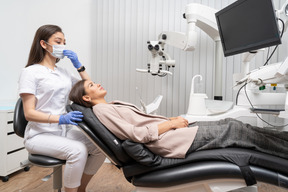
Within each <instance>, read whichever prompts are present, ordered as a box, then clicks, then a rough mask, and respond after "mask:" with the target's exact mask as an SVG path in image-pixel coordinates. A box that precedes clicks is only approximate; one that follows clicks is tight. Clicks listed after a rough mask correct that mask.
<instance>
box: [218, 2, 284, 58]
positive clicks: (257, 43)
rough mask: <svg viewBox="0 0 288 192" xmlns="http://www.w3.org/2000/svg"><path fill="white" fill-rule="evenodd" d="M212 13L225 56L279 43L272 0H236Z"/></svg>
mask: <svg viewBox="0 0 288 192" xmlns="http://www.w3.org/2000/svg"><path fill="white" fill-rule="evenodd" d="M215 15H216V21H217V25H218V29H219V34H220V38H221V42H222V46H223V51H224V55H225V56H226V57H227V56H230V55H235V54H239V53H243V52H247V51H254V50H257V49H261V48H264V47H269V46H273V45H278V44H281V37H280V33H279V29H278V24H277V19H276V16H275V12H274V6H273V3H272V1H271V0H237V1H236V2H234V3H232V4H230V5H229V6H227V7H225V8H224V9H222V10H220V11H218V12H217V13H216V14H215Z"/></svg>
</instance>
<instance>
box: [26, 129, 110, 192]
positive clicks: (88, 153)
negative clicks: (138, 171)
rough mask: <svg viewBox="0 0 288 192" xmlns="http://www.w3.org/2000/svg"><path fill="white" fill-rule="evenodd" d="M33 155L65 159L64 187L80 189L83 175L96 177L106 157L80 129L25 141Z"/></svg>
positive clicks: (46, 134)
mask: <svg viewBox="0 0 288 192" xmlns="http://www.w3.org/2000/svg"><path fill="white" fill-rule="evenodd" d="M25 147H26V149H27V150H28V152H29V153H31V154H39V155H46V156H51V157H55V158H57V159H65V160H66V165H65V168H64V174H63V175H64V186H65V187H68V188H75V187H79V186H80V184H81V177H82V174H83V173H85V174H87V175H94V174H95V173H96V172H97V170H98V169H99V168H100V167H101V165H102V164H103V162H104V160H105V156H104V155H103V153H101V151H100V150H99V149H98V148H97V147H96V146H95V144H93V143H92V142H91V141H90V140H89V139H88V138H87V136H86V135H85V134H84V133H83V132H82V131H80V130H79V129H78V128H76V127H75V128H70V129H67V131H66V132H65V133H59V135H58V134H57V133H53V134H52V133H42V134H39V135H36V136H34V137H32V138H30V139H28V140H26V141H25Z"/></svg>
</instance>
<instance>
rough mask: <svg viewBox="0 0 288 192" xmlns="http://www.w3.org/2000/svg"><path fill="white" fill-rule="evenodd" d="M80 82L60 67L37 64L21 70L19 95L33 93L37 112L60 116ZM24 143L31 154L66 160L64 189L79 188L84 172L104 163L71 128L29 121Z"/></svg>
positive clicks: (91, 173)
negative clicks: (75, 84) (71, 91)
mask: <svg viewBox="0 0 288 192" xmlns="http://www.w3.org/2000/svg"><path fill="white" fill-rule="evenodd" d="M77 81H78V79H77V78H75V77H73V76H72V75H71V74H70V73H69V72H68V71H67V70H65V69H63V68H61V67H55V69H54V71H53V70H51V69H49V68H47V67H45V66H43V65H40V64H34V65H31V66H29V67H26V68H24V69H23V70H22V72H21V75H20V79H19V94H22V93H28V94H33V95H34V96H35V97H36V106H35V109H36V110H37V111H40V112H43V113H46V114H52V115H61V114H64V113H65V112H66V110H65V106H66V104H68V101H69V100H68V95H69V92H70V90H71V88H72V85H73V84H74V83H76V82H77ZM24 144H25V147H26V149H27V150H28V151H29V152H30V153H35V154H42V155H47V156H52V157H55V158H58V159H66V166H65V169H64V186H65V187H68V188H74V187H78V186H79V185H80V181H81V176H82V173H83V172H84V173H85V174H88V175H93V174H95V173H96V172H97V170H98V169H99V167H100V166H101V165H102V163H103V161H104V160H105V156H104V155H103V154H102V153H101V152H100V151H99V149H98V148H97V147H96V146H95V145H94V144H93V143H92V142H91V141H90V140H89V139H88V138H87V137H86V136H85V135H84V134H83V133H82V132H81V131H79V130H78V128H76V127H74V126H71V125H59V124H58V123H51V124H49V123H37V122H32V121H29V122H28V124H27V127H26V130H25V137H24ZM88 155H89V156H88Z"/></svg>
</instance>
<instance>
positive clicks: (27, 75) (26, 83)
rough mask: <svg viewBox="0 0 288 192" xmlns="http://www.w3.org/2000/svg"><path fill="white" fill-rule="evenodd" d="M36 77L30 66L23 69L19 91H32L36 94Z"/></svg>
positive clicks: (31, 92)
mask: <svg viewBox="0 0 288 192" xmlns="http://www.w3.org/2000/svg"><path fill="white" fill-rule="evenodd" d="M36 84H37V82H36V77H35V74H34V73H33V72H32V71H31V70H29V69H28V68H24V69H22V72H21V75H20V78H19V81H18V85H19V86H18V93H19V94H21V93H30V94H33V95H35V94H36V87H37V86H36Z"/></svg>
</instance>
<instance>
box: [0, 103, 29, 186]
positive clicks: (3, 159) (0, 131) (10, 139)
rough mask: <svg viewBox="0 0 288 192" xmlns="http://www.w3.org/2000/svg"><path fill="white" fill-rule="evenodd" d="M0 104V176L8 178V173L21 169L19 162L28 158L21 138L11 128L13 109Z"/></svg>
mask: <svg viewBox="0 0 288 192" xmlns="http://www.w3.org/2000/svg"><path fill="white" fill-rule="evenodd" d="M10 108H11V109H9V107H1V106H0V177H2V181H7V180H8V178H9V177H8V175H9V174H11V173H13V172H15V171H18V170H19V169H22V168H24V167H22V166H21V162H25V161H27V159H28V152H27V151H26V149H25V148H24V144H23V138H21V137H19V136H17V135H16V134H15V133H14V130H13V116H14V109H12V107H10Z"/></svg>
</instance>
